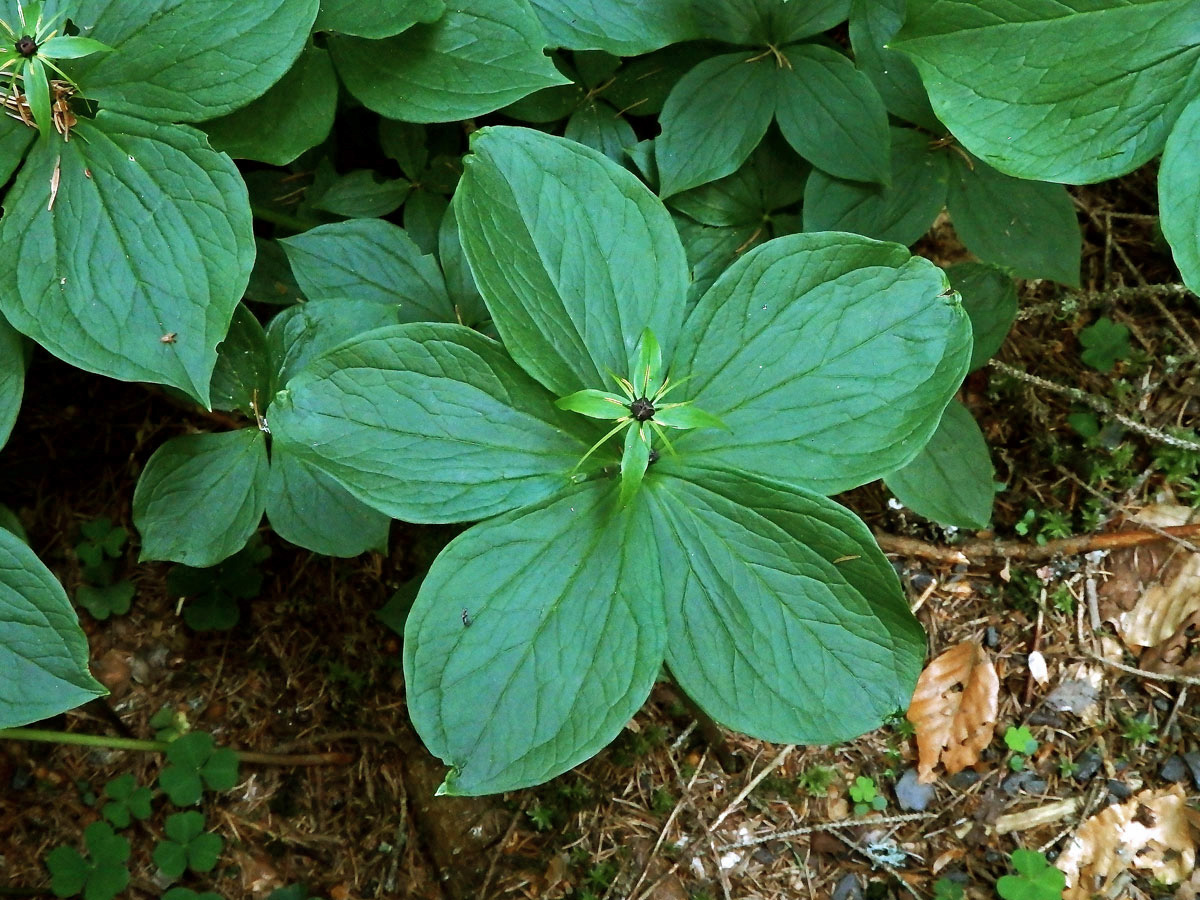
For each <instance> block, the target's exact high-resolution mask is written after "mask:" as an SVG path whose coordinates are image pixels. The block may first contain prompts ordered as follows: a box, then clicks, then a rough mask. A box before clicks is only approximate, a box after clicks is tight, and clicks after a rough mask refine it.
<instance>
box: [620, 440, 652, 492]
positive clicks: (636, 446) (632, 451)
mask: <svg viewBox="0 0 1200 900" xmlns="http://www.w3.org/2000/svg"><path fill="white" fill-rule="evenodd" d="M649 465H650V437H649V435H648V434H647V433H646V429H645V427H644V426H643V427H638V428H630V429H629V431H627V432H626V433H625V451H624V452H623V453H622V454H621V505H622V506H628V505H629V501H630V500H632V499H633V495H634V494H636V493H637V489H638V487H640V486H641V483H642V478H643V477H644V476H645V474H646V469H647V467H648V466H649Z"/></svg>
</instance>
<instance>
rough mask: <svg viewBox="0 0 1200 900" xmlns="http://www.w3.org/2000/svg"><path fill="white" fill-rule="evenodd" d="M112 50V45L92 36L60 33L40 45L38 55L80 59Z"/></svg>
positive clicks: (50, 57) (51, 57)
mask: <svg viewBox="0 0 1200 900" xmlns="http://www.w3.org/2000/svg"><path fill="white" fill-rule="evenodd" d="M111 50H112V47H110V46H108V44H102V43H100V42H99V41H97V40H93V39H92V38H86V37H75V36H72V35H60V36H59V37H52V38H50V40H48V41H46V43H44V44H42V45H41V46H39V47H38V55H39V56H45V57H47V58H49V59H79V58H80V57H82V56H91V55H92V54H93V53H107V52H109V51H111Z"/></svg>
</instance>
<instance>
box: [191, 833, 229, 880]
mask: <svg viewBox="0 0 1200 900" xmlns="http://www.w3.org/2000/svg"><path fill="white" fill-rule="evenodd" d="M224 849H225V840H224V839H223V838H222V837H221V836H220V835H219V834H212V833H208V834H200V835H197V836H196V837H195V838H194V839H193V840H192V842H191V843H190V844H188V868H189V869H191V870H192V871H193V872H211V871H212V870H213V869H214V868H215V867H216V865H217V860H218V859H220V857H221V851H222V850H224Z"/></svg>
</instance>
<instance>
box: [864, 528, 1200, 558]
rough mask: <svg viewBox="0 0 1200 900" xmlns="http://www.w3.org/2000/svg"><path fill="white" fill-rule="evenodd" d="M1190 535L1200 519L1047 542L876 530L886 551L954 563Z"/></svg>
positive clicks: (1196, 534) (1198, 532)
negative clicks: (950, 542) (949, 540)
mask: <svg viewBox="0 0 1200 900" xmlns="http://www.w3.org/2000/svg"><path fill="white" fill-rule="evenodd" d="M1189 538H1200V522H1195V523H1192V524H1191V525H1172V526H1169V527H1166V528H1159V529H1157V530H1156V531H1112V532H1108V533H1106V534H1082V535H1077V536H1076V537H1069V538H1060V539H1058V540H1054V541H1047V542H1046V543H1044V544H1034V543H1031V542H1029V541H998V540H992V539H986V538H985V539H976V540H971V541H964V542H963V543H961V544H956V545H954V546H953V547H947V546H941V545H938V544H930V543H928V542H927V541H921V540H917V539H916V538H909V537H900V536H899V535H894V534H884V533H882V532H878V531H877V532H875V540H877V541H878V542H879V546H880V547H881V548H882V549H883V552H884V553H895V554H898V555H900V556H912V557H916V558H917V559H927V560H930V561H931V562H941V563H949V564H951V565H957V564H960V563H971V562H978V561H980V560H988V559H1005V560H1009V559H1011V560H1019V561H1023V562H1045V561H1046V560H1049V559H1054V558H1055V557H1056V556H1079V555H1081V554H1084V553H1092V552H1094V551H1096V550H1121V549H1124V548H1126V547H1140V546H1142V545H1144V544H1154V543H1157V542H1159V541H1169V540H1187V539H1189Z"/></svg>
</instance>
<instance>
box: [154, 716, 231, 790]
mask: <svg viewBox="0 0 1200 900" xmlns="http://www.w3.org/2000/svg"><path fill="white" fill-rule="evenodd" d="M167 760H168V762H170V763H171V764H170V765H169V766H167V768H165V769H164V770H163V772H162V774H161V775H159V776H158V784H159V787H161V788H162V789H163V791H164V792H165V793H166V795H167V796H168V797H170V798H171V802H172V803H174V804H175V805H176V806H191V805H193V804H195V803H199V802H200V795H201V794H202V793H203V792H204V789H205V787H207V788H208V789H209V790H213V791H228V790H230V789H231V788H232V787H233V786H234V785H235V784H237V779H238V761H237V754H236V753H234V752H233V751H232V750H230V749H228V748H220V749H217V748H215V747H214V746H213V738H212V735H211V734H208V733H207V732H203V731H193V732H191V733H190V734H187V735H184V736H183V737H181V738H179V740H177V741H174V742H172V743H171V744H170V745H169V746H168V747H167Z"/></svg>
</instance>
